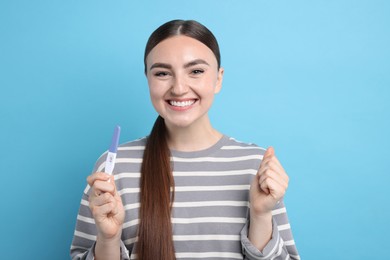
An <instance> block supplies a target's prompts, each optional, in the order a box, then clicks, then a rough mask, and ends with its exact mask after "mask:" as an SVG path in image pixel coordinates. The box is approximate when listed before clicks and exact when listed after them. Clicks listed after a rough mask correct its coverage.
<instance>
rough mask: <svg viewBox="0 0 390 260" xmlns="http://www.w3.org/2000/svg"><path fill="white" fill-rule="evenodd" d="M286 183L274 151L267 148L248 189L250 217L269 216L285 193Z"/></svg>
mask: <svg viewBox="0 0 390 260" xmlns="http://www.w3.org/2000/svg"><path fill="white" fill-rule="evenodd" d="M288 181H289V178H288V176H287V174H286V172H285V171H284V169H283V167H282V165H281V164H280V162H279V160H278V159H277V158H276V156H275V151H274V149H273V148H272V147H269V148H268V149H267V151H266V152H265V154H264V157H263V160H262V162H261V164H260V168H259V171H258V172H257V175H256V177H255V178H253V181H252V184H251V187H250V211H251V217H261V216H265V215H270V214H271V211H272V210H273V209H274V207H275V205H276V204H277V203H278V201H280V200H281V199H282V198H283V196H284V194H285V193H286V190H287V187H288Z"/></svg>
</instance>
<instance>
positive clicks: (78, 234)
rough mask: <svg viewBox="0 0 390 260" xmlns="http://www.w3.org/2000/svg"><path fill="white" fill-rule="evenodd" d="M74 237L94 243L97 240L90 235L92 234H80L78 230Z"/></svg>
mask: <svg viewBox="0 0 390 260" xmlns="http://www.w3.org/2000/svg"><path fill="white" fill-rule="evenodd" d="M74 235H75V236H77V237H82V238H85V239H88V240H93V241H95V240H96V236H94V235H90V234H86V233H83V232H80V231H77V230H76V231H75V232H74Z"/></svg>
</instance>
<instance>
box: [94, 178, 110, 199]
mask: <svg viewBox="0 0 390 260" xmlns="http://www.w3.org/2000/svg"><path fill="white" fill-rule="evenodd" d="M93 188H94V190H95V193H96V194H98V192H100V193H105V192H108V193H110V194H112V195H113V196H115V184H114V182H108V181H101V180H96V181H95V182H94V184H93Z"/></svg>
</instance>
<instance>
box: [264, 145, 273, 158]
mask: <svg viewBox="0 0 390 260" xmlns="http://www.w3.org/2000/svg"><path fill="white" fill-rule="evenodd" d="M274 154H275V150H274V148H273V147H272V146H270V147H268V148H267V150H266V151H265V154H264V158H265V157H270V156H273V155H274Z"/></svg>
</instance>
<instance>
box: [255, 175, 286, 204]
mask: <svg viewBox="0 0 390 260" xmlns="http://www.w3.org/2000/svg"><path fill="white" fill-rule="evenodd" d="M260 187H261V189H262V190H263V191H264V192H265V193H266V194H267V195H271V196H272V197H273V198H274V199H275V200H276V201H278V200H280V199H281V198H282V197H283V196H284V194H285V192H286V189H284V188H283V187H282V186H280V185H279V184H278V183H277V182H276V181H275V180H273V179H272V178H266V179H265V180H264V181H263V182H262V183H261V184H260Z"/></svg>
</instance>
